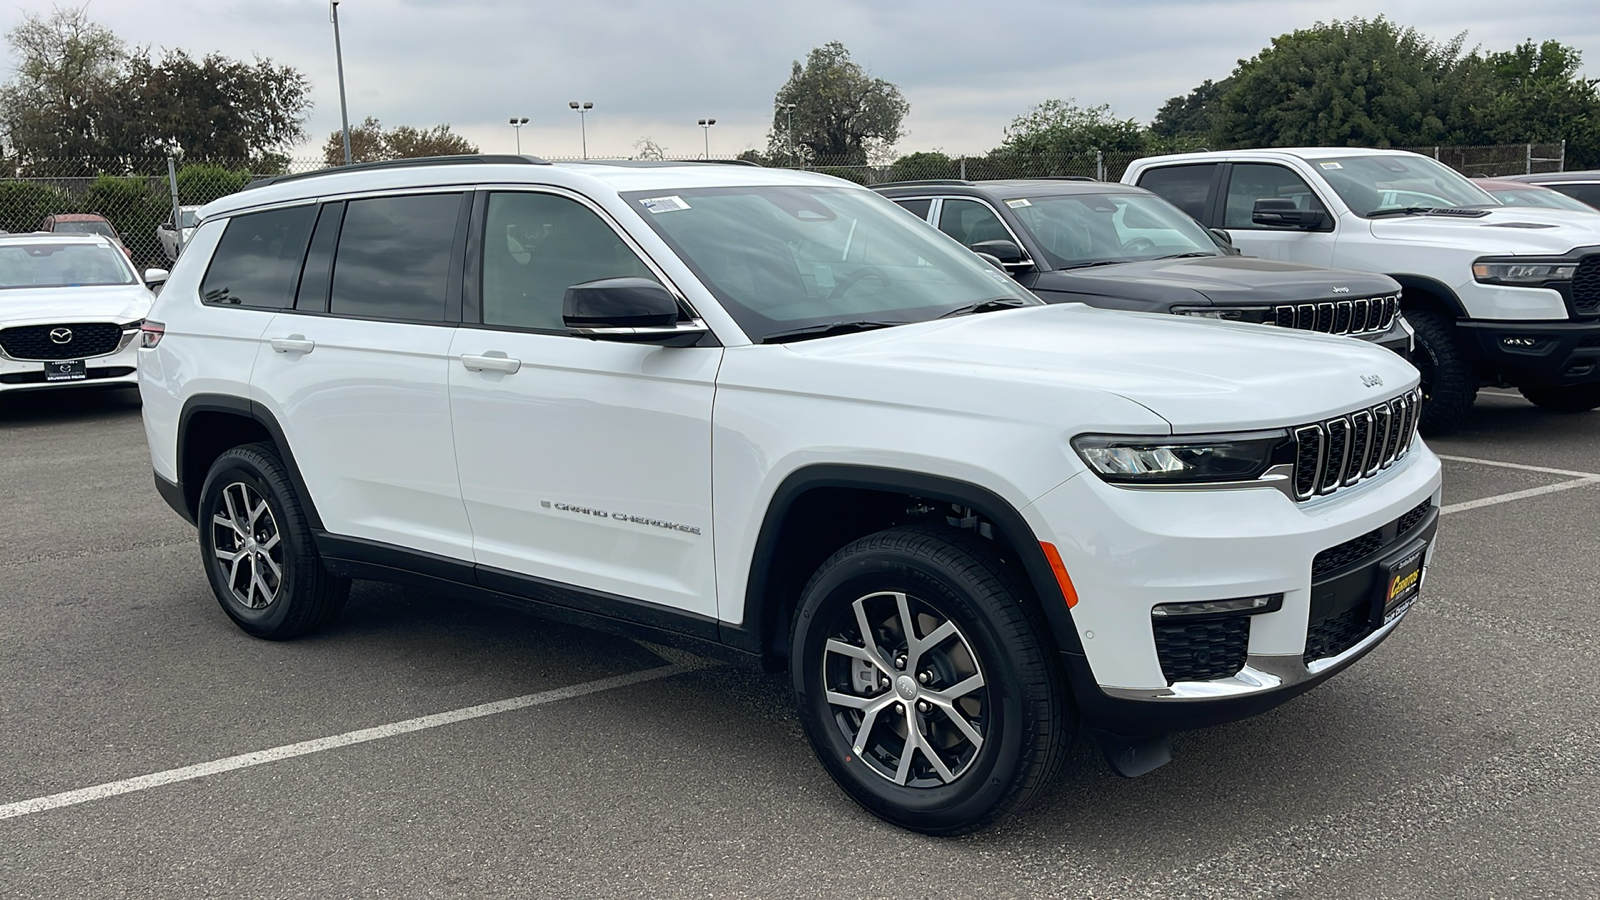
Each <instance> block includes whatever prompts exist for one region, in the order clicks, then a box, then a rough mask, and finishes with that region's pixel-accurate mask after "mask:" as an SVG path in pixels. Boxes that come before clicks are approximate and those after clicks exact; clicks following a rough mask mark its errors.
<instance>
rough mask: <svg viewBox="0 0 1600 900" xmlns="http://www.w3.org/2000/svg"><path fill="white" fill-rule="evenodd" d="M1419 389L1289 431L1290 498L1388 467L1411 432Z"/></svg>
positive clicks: (1306, 495)
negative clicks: (1291, 460)
mask: <svg viewBox="0 0 1600 900" xmlns="http://www.w3.org/2000/svg"><path fill="white" fill-rule="evenodd" d="M1421 406H1422V391H1420V390H1412V391H1407V392H1406V393H1404V394H1401V395H1400V396H1398V397H1395V398H1394V399H1393V400H1390V401H1388V402H1386V403H1380V404H1378V405H1377V406H1373V407H1369V408H1367V409H1363V410H1358V411H1356V412H1354V413H1351V414H1349V415H1345V416H1338V417H1336V418H1332V419H1328V420H1326V421H1322V422H1316V423H1314V424H1311V425H1302V426H1301V427H1299V428H1296V429H1294V440H1295V464H1294V496H1295V499H1296V500H1309V499H1311V498H1312V497H1315V496H1318V495H1322V494H1331V493H1333V492H1334V491H1336V490H1338V489H1340V488H1343V487H1349V486H1350V485H1353V484H1356V483H1357V482H1360V481H1363V480H1365V479H1367V478H1371V477H1372V476H1374V475H1376V474H1378V472H1379V471H1380V470H1383V469H1387V468H1388V467H1390V466H1392V465H1394V463H1395V461H1396V460H1398V459H1400V458H1402V457H1404V456H1405V455H1406V451H1407V450H1409V449H1410V447H1411V443H1412V440H1413V439H1415V437H1416V434H1417V419H1418V412H1419V410H1420V407H1421Z"/></svg>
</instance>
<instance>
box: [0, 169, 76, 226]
mask: <svg viewBox="0 0 1600 900" xmlns="http://www.w3.org/2000/svg"><path fill="white" fill-rule="evenodd" d="M66 204H67V198H66V195H65V194H64V193H62V192H61V191H60V190H59V189H57V188H54V187H51V186H50V185H48V184H41V183H40V182H37V181H0V231H32V230H34V229H35V228H38V227H39V223H40V222H41V221H43V220H44V217H45V216H48V215H50V214H51V213H58V212H61V211H63V210H65V209H66V208H67V206H66Z"/></svg>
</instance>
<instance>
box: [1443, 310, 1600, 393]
mask: <svg viewBox="0 0 1600 900" xmlns="http://www.w3.org/2000/svg"><path fill="white" fill-rule="evenodd" d="M1456 324H1457V326H1458V327H1459V328H1461V334H1462V337H1463V340H1465V341H1466V342H1467V343H1468V346H1469V347H1470V348H1471V350H1472V352H1473V355H1474V356H1476V357H1477V358H1478V359H1479V360H1480V361H1481V362H1482V364H1483V366H1484V368H1485V369H1487V370H1489V372H1490V373H1491V374H1492V375H1494V376H1497V377H1499V378H1503V379H1504V380H1506V381H1508V382H1510V383H1511V384H1514V385H1517V386H1518V387H1534V386H1537V387H1560V386H1565V385H1573V384H1584V383H1587V382H1594V381H1600V320H1593V321H1588V322H1573V321H1551V322H1505V321H1489V322H1486V321H1462V322H1458V323H1456Z"/></svg>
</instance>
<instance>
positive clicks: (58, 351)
mask: <svg viewBox="0 0 1600 900" xmlns="http://www.w3.org/2000/svg"><path fill="white" fill-rule="evenodd" d="M122 329H123V326H121V325H114V324H112V323H110V322H69V323H66V324H61V325H18V326H17V327H15V328H7V329H5V330H4V331H0V350H4V351H5V353H6V355H7V356H9V357H11V358H12V359H21V360H35V361H50V360H61V359H87V358H89V357H92V356H105V355H106V354H107V353H111V352H113V351H115V350H116V349H117V345H119V344H120V343H122Z"/></svg>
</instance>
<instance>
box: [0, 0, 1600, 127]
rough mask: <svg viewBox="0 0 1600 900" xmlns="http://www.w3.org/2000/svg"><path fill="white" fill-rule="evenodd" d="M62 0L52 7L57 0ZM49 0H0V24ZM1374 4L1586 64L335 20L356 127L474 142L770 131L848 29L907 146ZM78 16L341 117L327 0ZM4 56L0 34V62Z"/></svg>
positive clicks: (910, 24) (940, 4) (1537, 32)
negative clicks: (1395, 37) (813, 62)
mask: <svg viewBox="0 0 1600 900" xmlns="http://www.w3.org/2000/svg"><path fill="white" fill-rule="evenodd" d="M70 2H71V0H68V2H67V3H63V4H62V5H68V4H70ZM49 10H50V3H49V0H4V6H3V7H0V31H10V29H11V28H12V27H14V26H15V25H16V24H17V23H18V22H19V21H21V19H22V17H23V16H24V15H25V14H26V13H28V12H34V13H41V14H46V13H48V12H49ZM1380 13H1384V14H1387V15H1389V16H1390V17H1391V18H1392V19H1394V20H1395V21H1397V22H1399V23H1401V24H1403V25H1412V26H1415V27H1417V28H1418V29H1419V30H1421V31H1422V32H1423V33H1424V34H1426V35H1428V36H1430V37H1433V38H1436V39H1441V40H1442V39H1446V38H1449V37H1452V36H1454V35H1456V34H1458V33H1460V32H1463V31H1465V32H1467V33H1468V34H1467V44H1468V46H1471V45H1474V44H1476V45H1481V46H1482V47H1483V48H1485V49H1488V50H1503V49H1509V48H1510V47H1512V46H1513V45H1515V44H1516V43H1517V42H1519V41H1522V40H1524V39H1527V38H1534V39H1538V40H1545V39H1550V38H1554V39H1556V40H1560V41H1562V42H1564V43H1566V44H1568V45H1571V46H1574V47H1576V48H1578V49H1579V50H1580V51H1582V52H1583V55H1584V68H1585V71H1586V72H1587V74H1588V75H1589V76H1590V77H1600V13H1597V4H1596V0H1541V2H1537V3H1529V4H1526V5H1524V4H1519V3H1507V2H1504V0H1344V2H1340V3H1326V2H1296V0H1114V2H1099V3H1084V2H1078V0H989V2H987V3H974V2H972V0H960V2H958V0H923V2H914V0H807V2H801V3H787V4H783V3H771V2H766V3H760V2H740V0H674V2H664V0H655V2H650V0H589V2H571V0H567V2H560V3H551V2H541V0H342V2H341V3H340V6H339V20H340V30H341V33H342V37H343V43H344V59H345V82H346V85H347V88H348V91H349V104H350V118H351V121H352V124H354V123H357V122H359V121H360V120H361V119H362V118H363V117H365V116H369V115H370V116H377V117H378V118H379V119H380V120H382V121H383V123H384V124H385V125H415V126H419V127H426V126H431V125H435V124H438V123H441V122H447V123H449V124H450V125H451V126H452V127H453V128H454V129H455V130H456V131H458V132H460V133H462V134H464V135H466V136H467V137H469V138H470V139H472V140H473V141H475V142H477V143H478V144H479V145H480V146H481V147H482V148H483V149H484V150H485V151H493V152H508V151H510V150H511V149H512V147H513V134H512V131H511V128H510V127H509V126H508V125H507V124H506V120H507V119H508V118H510V117H511V116H513V115H515V116H518V117H521V116H527V117H528V120H529V121H528V124H527V126H526V127H524V128H523V130H522V148H523V150H524V151H525V152H529V153H537V154H542V155H546V156H550V157H569V156H577V155H578V153H579V123H578V115H577V114H576V113H574V112H572V110H570V109H568V107H567V102H568V101H569V100H587V101H591V102H593V103H594V109H593V110H592V111H591V112H589V113H588V114H587V128H588V142H589V152H590V154H591V155H595V156H604V155H612V156H628V155H632V153H633V152H634V149H633V145H634V142H635V141H637V140H639V139H640V138H641V137H644V136H649V137H651V138H653V139H654V140H656V141H657V142H659V143H660V144H662V145H663V146H664V147H665V148H666V150H667V151H668V153H669V154H682V155H687V154H694V153H699V152H700V151H701V148H702V139H703V137H705V135H703V134H702V131H701V129H700V128H699V127H698V126H697V125H696V124H695V122H696V120H697V119H701V118H706V117H712V118H715V119H716V120H717V125H716V126H715V127H714V128H712V129H711V131H710V134H709V138H710V143H711V152H712V155H714V156H729V155H733V154H736V153H738V152H739V151H741V150H744V149H747V148H750V147H758V148H764V147H765V146H766V133H767V129H768V127H769V126H770V124H771V121H772V120H771V116H772V97H773V94H774V93H775V92H776V91H777V89H778V88H779V87H780V86H781V85H782V84H783V82H784V81H785V80H786V79H787V78H788V76H789V69H790V64H791V63H792V62H793V61H794V60H797V59H803V58H804V57H805V55H806V54H807V52H809V51H810V50H811V49H812V48H813V47H816V46H819V45H821V44H824V43H826V42H828V41H830V40H838V41H842V42H843V43H844V44H845V46H846V47H848V48H849V49H850V51H851V54H852V55H853V57H854V58H855V60H856V61H857V62H859V63H861V64H862V65H864V66H866V67H867V68H868V70H870V71H871V72H872V74H873V75H875V76H877V77H881V78H886V79H888V80H889V81H892V82H894V83H895V84H898V85H899V86H900V89H901V90H902V91H903V92H904V94H905V96H906V99H907V100H909V101H910V103H911V115H910V116H909V117H908V118H907V120H906V136H905V137H904V138H903V139H902V140H901V142H900V145H899V149H900V150H901V151H902V152H909V151H912V150H928V149H942V150H944V151H945V152H948V153H951V154H957V153H981V152H984V151H985V150H988V149H989V148H991V147H993V146H995V145H996V144H998V143H999V141H1000V139H1001V133H1002V129H1003V128H1004V127H1005V126H1006V124H1008V123H1009V122H1010V121H1011V120H1012V119H1013V118H1014V117H1015V116H1017V115H1019V114H1021V113H1023V112H1025V111H1026V110H1027V109H1028V107H1029V106H1030V105H1032V104H1034V103H1037V102H1039V101H1041V100H1045V99H1047V98H1051V97H1060V98H1069V97H1070V98H1076V100H1077V102H1078V103H1079V104H1081V105H1085V106H1088V105H1094V104H1100V103H1109V104H1110V105H1111V107H1112V109H1113V110H1115V112H1116V113H1117V114H1118V115H1120V116H1132V117H1134V118H1137V119H1139V120H1140V121H1148V120H1149V119H1150V118H1151V117H1152V116H1153V115H1154V114H1155V112H1156V110H1157V109H1158V108H1159V107H1160V106H1161V104H1162V102H1163V101H1165V100H1166V99H1167V98H1168V97H1171V96H1173V95H1175V94H1181V93H1186V92H1187V91H1188V90H1189V89H1190V88H1192V87H1194V86H1195V85H1197V84H1199V83H1200V82H1201V81H1202V80H1203V79H1206V78H1213V79H1215V78H1222V77H1224V76H1226V75H1227V74H1228V73H1229V72H1230V71H1232V69H1233V67H1234V65H1235V64H1236V63H1237V61H1238V60H1240V59H1242V58H1247V57H1250V56H1253V55H1254V54H1256V53H1257V52H1259V51H1260V50H1261V48H1263V47H1265V46H1266V45H1267V43H1268V42H1269V41H1270V40H1271V38H1272V37H1274V36H1276V35H1279V34H1283V33H1285V32H1288V31H1292V30H1293V29H1295V28H1302V27H1306V26H1309V25H1311V24H1312V23H1313V22H1316V21H1318V20H1319V19H1320V20H1327V19H1332V18H1347V17H1350V16H1375V15H1378V14H1380ZM89 15H90V17H91V18H92V19H94V20H95V21H97V22H99V23H101V24H103V25H106V26H108V27H110V28H111V29H112V30H113V31H115V32H116V33H117V34H118V35H119V36H121V37H122V38H123V39H124V40H126V41H128V42H129V43H130V44H134V45H147V44H148V45H153V46H155V47H158V48H159V47H180V48H183V49H186V50H189V51H190V52H191V53H194V54H195V55H201V54H204V53H206V52H209V51H221V52H222V53H224V54H227V55H229V56H233V57H239V58H245V59H248V58H250V57H251V56H252V55H259V56H264V57H269V58H271V59H272V60H273V61H275V62H278V63H282V64H288V65H291V66H294V67H295V68H297V69H299V70H300V71H302V72H304V73H305V74H306V76H307V77H308V78H309V79H310V83H311V97H312V100H313V101H314V104H315V105H314V106H313V108H312V109H311V112H310V118H309V120H308V122H307V124H306V128H307V131H308V132H309V133H310V134H311V135H312V140H311V142H310V145H308V146H306V147H303V148H301V149H299V150H298V151H296V152H297V153H299V154H302V155H319V154H320V150H319V149H317V148H320V145H321V143H322V141H323V140H325V139H326V137H327V135H328V134H329V133H330V132H332V131H335V130H337V129H338V127H339V91H338V82H337V79H336V76H335V70H334V54H333V34H332V26H331V25H330V24H329V21H328V4H327V3H326V2H325V0H93V2H92V3H91V4H90V6H89ZM15 62H16V61H15V59H14V58H13V57H12V55H11V54H10V50H9V48H8V47H3V48H0V73H3V77H5V78H10V77H11V75H12V74H13V73H14V72H15Z"/></svg>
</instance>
